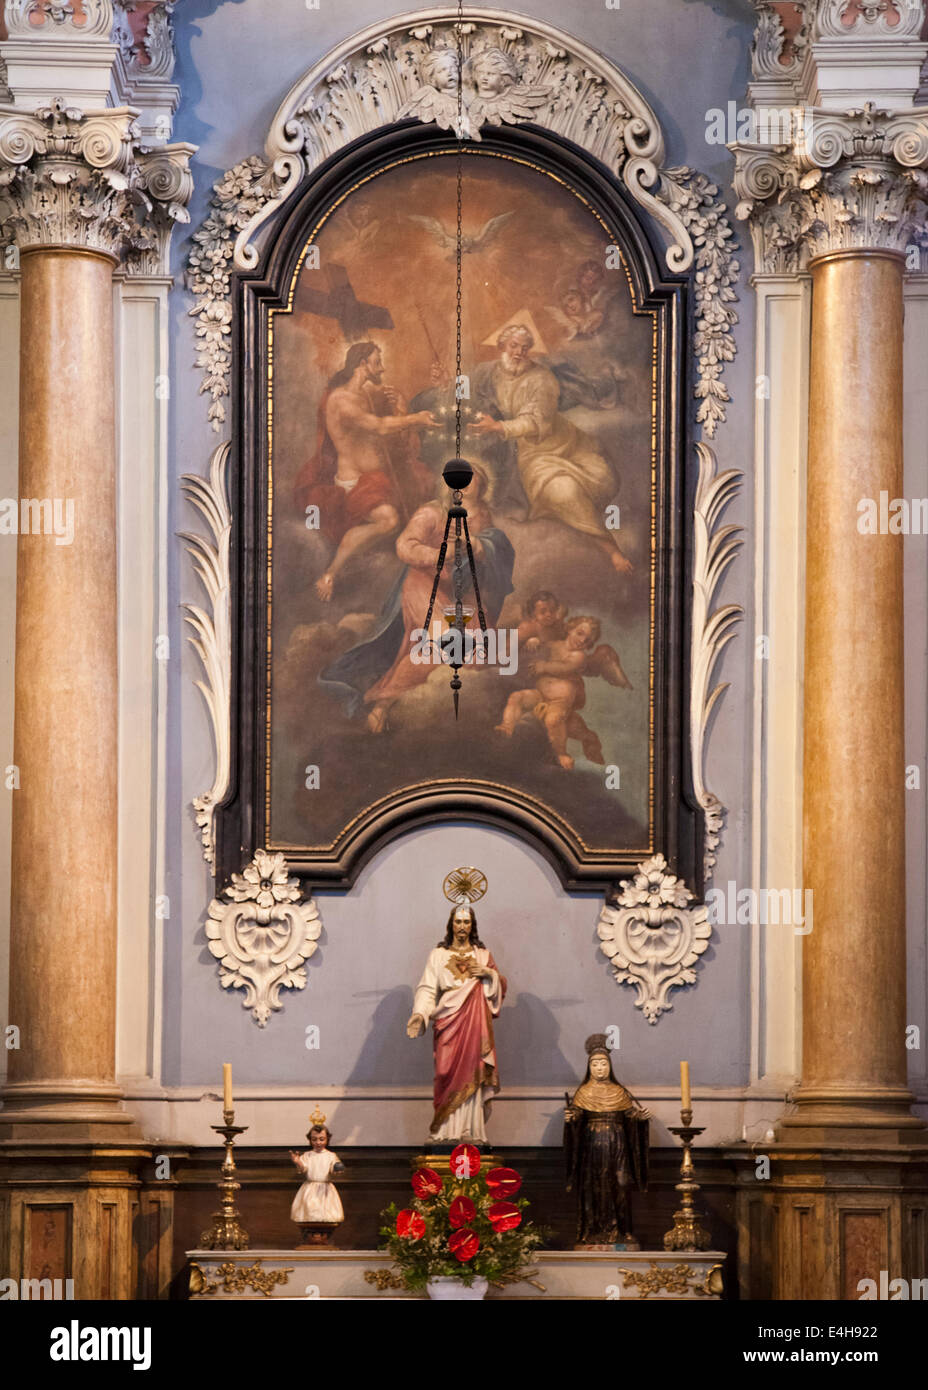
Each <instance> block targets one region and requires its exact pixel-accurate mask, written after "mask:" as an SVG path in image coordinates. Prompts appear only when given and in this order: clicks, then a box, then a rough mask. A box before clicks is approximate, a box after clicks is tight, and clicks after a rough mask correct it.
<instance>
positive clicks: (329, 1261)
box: [187, 1249, 725, 1303]
mask: <svg viewBox="0 0 928 1390" xmlns="http://www.w3.org/2000/svg"><path fill="white" fill-rule="evenodd" d="M187 1259H188V1260H189V1261H190V1268H191V1280H190V1290H191V1292H190V1297H191V1299H194V1300H196V1301H198V1302H215V1301H216V1300H217V1299H231V1298H238V1299H261V1300H265V1299H268V1298H274V1299H281V1298H283V1299H294V1298H298V1299H320V1298H328V1299H332V1298H339V1299H340V1298H349V1299H361V1298H393V1299H395V1298H418V1297H425V1295H424V1294H423V1295H419V1294H409V1293H407V1292H406V1290H405V1289H403V1288H395V1287H391V1286H390V1283H389V1281H390V1278H391V1275H392V1265H391V1261H390V1256H389V1255H388V1254H385V1253H383V1252H382V1251H379V1250H325V1249H317V1250H188V1251H187ZM724 1262H725V1255H724V1252H722V1251H719V1250H700V1251H698V1252H697V1251H674V1252H671V1253H668V1252H667V1251H666V1250H618V1251H617V1250H613V1251H608V1252H607V1251H598V1250H597V1251H582V1250H548V1251H542V1252H540V1253H539V1254H538V1255H537V1257H536V1258H535V1260H534V1261H533V1263H532V1269H534V1270H537V1275H536V1280H537V1283H538V1284H542V1285H544V1288H543V1289H540V1288H536V1287H534V1285H532V1284H525V1283H522V1284H507V1285H506V1287H505V1288H502V1289H493V1288H491V1289H490V1291H489V1293H488V1294H487V1297H488V1298H490V1299H496V1298H516V1299H527V1298H533V1299H534V1298H541V1299H543V1298H582V1299H604V1300H607V1301H610V1300H624V1299H647V1300H648V1301H650V1302H680V1301H683V1300H692V1301H698V1302H703V1303H704V1302H707V1301H708V1302H713V1301H715V1300H717V1299H719V1298H720V1297H721V1294H722V1277H721V1276H722V1268H723V1265H724ZM368 1272H369V1273H370V1275H371V1278H370V1279H365V1274H367V1273H368ZM378 1285H380V1287H378Z"/></svg>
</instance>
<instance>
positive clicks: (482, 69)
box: [464, 48, 519, 101]
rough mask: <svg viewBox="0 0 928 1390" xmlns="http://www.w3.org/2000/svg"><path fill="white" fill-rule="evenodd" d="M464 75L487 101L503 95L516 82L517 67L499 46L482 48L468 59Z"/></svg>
mask: <svg viewBox="0 0 928 1390" xmlns="http://www.w3.org/2000/svg"><path fill="white" fill-rule="evenodd" d="M464 75H465V77H466V78H468V79H469V80H470V81H471V82H472V83H473V85H474V87H475V88H476V91H477V96H478V97H480V98H482V99H483V100H484V101H488V100H492V99H493V98H494V97H501V96H503V95H504V94H505V93H506V92H508V91H509V89H510V87H513V86H514V85H515V84H516V82H518V80H519V69H518V67H517V66H516V62H515V60H514V59H513V58H511V57H510V55H509V54H508V53H504V52H503V50H502V49H501V48H484V49H482V50H481V52H479V53H475V54H474V56H473V57H472V58H469V59H468V61H467V63H466V64H465V67H464Z"/></svg>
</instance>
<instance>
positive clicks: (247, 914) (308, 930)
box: [206, 850, 322, 1028]
mask: <svg viewBox="0 0 928 1390" xmlns="http://www.w3.org/2000/svg"><path fill="white" fill-rule="evenodd" d="M223 896H224V897H225V898H226V899H228V901H226V902H223V900H222V898H213V901H212V902H211V903H210V905H209V920H208V921H207V923H206V935H207V938H208V940H209V949H210V951H211V952H212V954H213V955H214V956H216V958H217V959H218V961H219V982H220V984H221V985H222V987H223V989H243V990H244V991H245V998H244V999H243V1000H242V1007H243V1008H245V1009H250V1010H251V1014H252V1017H253V1018H254V1020H255V1022H256V1023H257V1025H258V1027H259V1028H265V1027H267V1021H268V1019H269V1018H270V1016H271V1014H272V1013H273V1012H274V1011H275V1010H277V1009H280V1008H282V1007H283V1005H282V1004H281V1002H280V991H281V990H282V989H304V988H305V987H306V971H305V970H304V968H303V963H304V961H306V960H308V959H309V957H310V956H311V955H313V953H314V952H315V950H316V946H317V943H318V939H319V936H320V935H321V932H322V921H321V919H320V917H319V909H318V908H317V906H316V904H315V902H314V901H313V899H312V898H307V899H306V900H305V901H304V899H303V896H302V892H301V889H300V883H299V879H296V878H291V877H290V875H289V870H288V868H287V861H286V860H285V859H284V856H283V855H282V854H273V855H272V854H268V853H267V852H266V851H265V850H258V852H257V854H256V855H255V857H254V859H253V860H252V861H251V863H250V864H249V865H248V867H247V868H246V869H245V871H244V873H241V874H233V875H232V882H231V883H230V884H229V886H228V887H227V888H226V889H225V890H224V894H223Z"/></svg>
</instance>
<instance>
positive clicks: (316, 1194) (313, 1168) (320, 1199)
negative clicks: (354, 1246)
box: [290, 1105, 345, 1245]
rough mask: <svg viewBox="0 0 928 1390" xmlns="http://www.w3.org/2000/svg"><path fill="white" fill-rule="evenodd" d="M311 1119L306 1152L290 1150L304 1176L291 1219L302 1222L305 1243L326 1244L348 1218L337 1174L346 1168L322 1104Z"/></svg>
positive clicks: (294, 1200)
mask: <svg viewBox="0 0 928 1390" xmlns="http://www.w3.org/2000/svg"><path fill="white" fill-rule="evenodd" d="M309 1122H310V1125H311V1126H312V1127H311V1129H310V1131H309V1133H308V1134H307V1136H306V1138H307V1139H308V1140H309V1144H310V1147H309V1149H308V1150H307V1151H306V1152H305V1153H297V1152H296V1150H295V1149H291V1150H290V1157H291V1158H292V1160H293V1163H294V1165H295V1167H297V1168H298V1169H299V1171H300V1172H301V1173H302V1174H303V1179H304V1181H303V1184H302V1186H301V1187H300V1190H299V1191H298V1192H297V1194H296V1196H295V1197H294V1199H293V1205H292V1207H291V1208H290V1220H291V1221H295V1222H296V1223H297V1224H298V1225H299V1227H300V1231H301V1232H302V1235H303V1241H302V1243H303V1244H304V1245H326V1244H327V1243H328V1241H329V1239H330V1237H331V1234H332V1232H333V1231H334V1229H335V1227H336V1226H337V1225H338V1224H339V1223H340V1222H341V1221H344V1219H345V1213H344V1210H343V1209H342V1204H341V1200H340V1198H339V1195H338V1192H337V1191H336V1188H335V1179H336V1176H337V1175H338V1174H339V1173H343V1172H344V1171H345V1169H344V1165H343V1164H342V1163H340V1162H339V1159H338V1154H336V1153H333V1152H332V1150H331V1149H330V1148H329V1144H330V1143H331V1140H332V1132H331V1130H330V1129H329V1128H328V1126H327V1125H326V1122H325V1115H323V1114H322V1112H321V1111H320V1109H319V1106H318V1105H317V1106H316V1108H315V1110H314V1111H313V1113H312V1114H311V1115H310V1117H309Z"/></svg>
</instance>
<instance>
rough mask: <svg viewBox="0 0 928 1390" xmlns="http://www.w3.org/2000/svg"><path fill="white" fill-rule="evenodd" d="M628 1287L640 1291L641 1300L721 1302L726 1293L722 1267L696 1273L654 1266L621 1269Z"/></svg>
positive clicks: (684, 1267)
mask: <svg viewBox="0 0 928 1390" xmlns="http://www.w3.org/2000/svg"><path fill="white" fill-rule="evenodd" d="M619 1273H620V1274H621V1276H622V1278H623V1280H624V1282H625V1284H626V1285H627V1286H628V1287H629V1288H633V1289H638V1290H639V1294H638V1296H639V1298H642V1299H644V1298H648V1297H650V1295H651V1294H661V1293H667V1294H671V1295H676V1296H678V1297H681V1298H692V1297H693V1296H695V1297H696V1298H718V1296H719V1294H720V1293H721V1292H722V1266H721V1265H713V1266H712V1268H711V1269H708V1270H705V1271H704V1270H701V1269H693V1267H692V1265H688V1264H676V1265H672V1266H670V1267H668V1266H666V1265H665V1266H664V1267H663V1268H662V1267H661V1266H660V1265H658V1264H652V1265H651V1268H650V1269H647V1270H637V1269H620V1270H619Z"/></svg>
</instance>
